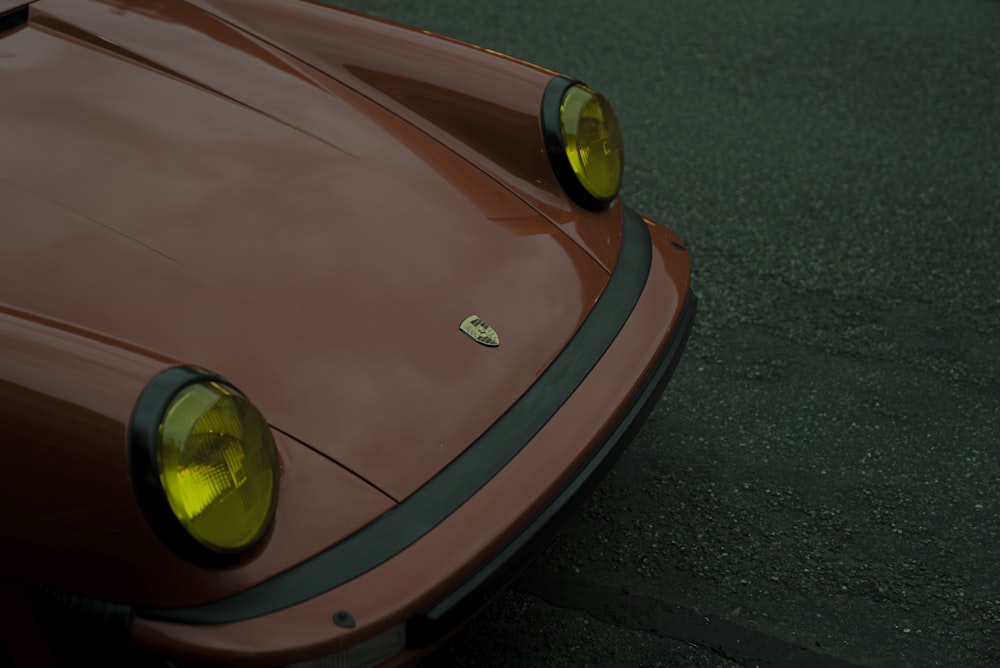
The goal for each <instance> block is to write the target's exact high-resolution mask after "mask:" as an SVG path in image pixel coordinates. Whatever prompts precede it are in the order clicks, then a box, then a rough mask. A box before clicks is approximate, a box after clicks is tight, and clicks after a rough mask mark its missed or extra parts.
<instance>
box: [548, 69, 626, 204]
mask: <svg viewBox="0 0 1000 668" xmlns="http://www.w3.org/2000/svg"><path fill="white" fill-rule="evenodd" d="M573 86H586V84H585V83H583V82H582V81H579V80H577V79H568V78H566V77H555V78H553V79H552V81H550V82H549V83H548V85H547V86H546V87H545V92H544V93H543V94H542V109H541V121H542V137H543V139H544V140H545V152H546V153H548V155H549V163H550V164H551V165H552V171H553V172H555V175H556V178H557V179H558V180H559V185H561V186H562V187H563V190H565V191H566V193H567V194H568V195H569V196H570V197H571V198H572V199H573V201H575V202H576V203H577V204H579V205H580V206H582V207H585V208H587V209H591V210H593V211H600V210H602V209H606V208H607V207H608V204H610V203H611V202H613V201H614V200H615V198H616V197H618V192H617V191H616V192H615V194H614V195H612V196H611V197H609V198H607V199H599V198H597V197H595V196H594V195H593V194H592V193H591V192H590V191H589V190H587V189H586V188H585V187H584V185H583V184H582V183H580V179H579V178H577V175H576V172H574V171H573V165H571V164H570V162H569V157H567V155H566V142H565V141H564V140H563V133H562V117H561V115H560V113H559V108H560V107H561V106H562V101H563V97H565V96H566V91H568V90H569V89H570V88H572V87H573Z"/></svg>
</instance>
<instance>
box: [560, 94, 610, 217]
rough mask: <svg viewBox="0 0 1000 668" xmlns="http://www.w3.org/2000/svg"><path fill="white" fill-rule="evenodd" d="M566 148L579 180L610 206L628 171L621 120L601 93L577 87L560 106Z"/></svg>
mask: <svg viewBox="0 0 1000 668" xmlns="http://www.w3.org/2000/svg"><path fill="white" fill-rule="evenodd" d="M559 120H560V123H561V125H562V137H563V145H564V148H565V151H566V158H567V159H568V160H569V164H570V166H571V167H572V168H573V172H574V173H575V174H576V178H577V179H578V180H579V181H580V185H582V186H583V187H584V188H585V189H586V190H587V192H588V193H590V195H591V196H593V197H594V198H595V199H597V200H598V201H600V202H609V201H611V200H612V199H614V198H615V196H616V195H617V194H618V189H619V188H620V187H621V183H622V173H623V171H624V169H625V158H624V146H623V142H622V133H621V129H620V128H619V127H618V119H617V118H615V112H614V110H613V109H612V108H611V104H610V103H609V102H608V101H607V99H605V97H604V96H603V95H601V94H600V93H596V92H594V91H593V90H591V89H589V88H587V87H586V86H583V85H581V84H576V85H573V86H570V87H569V88H567V89H566V92H565V93H564V94H563V98H562V103H561V104H560V105H559Z"/></svg>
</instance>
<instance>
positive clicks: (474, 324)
mask: <svg viewBox="0 0 1000 668" xmlns="http://www.w3.org/2000/svg"><path fill="white" fill-rule="evenodd" d="M458 328H459V329H461V330H462V331H463V332H465V333H466V334H468V335H469V338H470V339H472V340H474V341H478V342H479V343H481V344H483V345H484V346H490V347H491V348H495V347H497V346H499V345H500V337H499V336H497V333H496V330H495V329H493V328H492V327H490V326H489V324H487V322H486V321H485V320H483V319H482V318H480V317H479V316H478V315H470V316H469V317H468V318H466V319H465V320H463V321H462V324H461V325H459V326H458Z"/></svg>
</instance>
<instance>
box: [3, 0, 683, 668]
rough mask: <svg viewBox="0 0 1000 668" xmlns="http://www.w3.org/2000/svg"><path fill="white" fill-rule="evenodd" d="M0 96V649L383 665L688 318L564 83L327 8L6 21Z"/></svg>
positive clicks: (645, 384)
mask: <svg viewBox="0 0 1000 668" xmlns="http://www.w3.org/2000/svg"><path fill="white" fill-rule="evenodd" d="M0 90H2V91H3V93H2V98H0V99H2V101H0V120H2V122H0V146H2V147H3V150H2V152H0V202H2V207H0V221H2V235H3V236H2V239H3V243H2V244H0V290H2V293H0V342H2V343H0V351H2V353H0V388H2V389H0V399H2V401H0V422H2V425H3V427H2V429H3V431H2V446H3V454H4V458H5V460H6V461H7V469H6V471H7V473H6V474H5V475H4V481H3V485H2V486H0V508H2V513H3V521H2V522H0V549H2V555H3V557H2V558H3V569H2V571H0V609H2V610H3V624H2V625H0V664H7V665H43V664H45V663H63V664H72V665H78V664H81V663H84V662H85V661H89V660H95V661H103V662H104V665H109V664H110V665H164V666H182V665H254V666H262V665H294V666H334V665H335V666H368V665H379V664H386V665H403V664H408V663H413V662H414V661H416V660H419V659H420V658H421V657H422V656H425V655H426V654H427V653H428V652H429V651H431V650H433V648H435V647H437V646H439V645H440V643H442V642H443V640H444V639H445V638H447V637H448V636H449V634H451V633H453V632H454V630H455V629H457V628H458V627H459V626H460V625H461V624H462V623H463V622H464V621H465V620H467V619H468V618H469V617H471V616H472V615H474V614H475V613H476V612H477V611H478V610H479V609H481V608H482V607H483V606H484V605H485V604H486V603H488V602H489V601H490V600H491V599H492V598H493V597H494V596H496V595H497V594H498V593H499V592H500V591H502V590H503V588H504V587H505V586H506V585H507V584H509V583H510V582H511V580H512V579H514V578H515V577H516V576H517V575H518V574H519V573H520V572H521V571H522V570H523V569H524V568H525V567H526V566H527V564H528V563H529V562H530V561H531V559H532V558H533V557H535V556H537V554H538V553H539V552H540V551H541V550H542V549H544V548H545V546H546V545H547V544H548V543H549V541H551V539H552V538H553V536H554V535H555V533H556V531H557V530H558V529H559V527H560V526H561V525H562V524H563V523H564V522H565V520H566V519H567V517H568V515H569V513H570V512H571V511H572V510H573V508H574V507H576V506H578V504H579V503H580V501H581V500H582V499H584V498H585V497H586V495H587V493H588V492H589V491H590V490H591V489H592V488H593V486H594V485H595V484H596V483H597V481H598V480H599V479H600V477H601V475H602V474H603V473H605V472H606V471H607V470H608V468H609V467H610V466H611V464H612V463H613V462H614V460H615V458H616V457H617V456H618V455H619V454H620V452H621V451H622V449H623V448H624V447H625V446H626V444H627V443H628V442H629V440H630V438H631V437H632V436H633V435H634V433H635V431H636V430H637V429H638V428H639V426H640V425H641V424H642V422H643V420H644V419H645V417H646V415H647V414H648V413H649V411H651V410H652V408H653V407H654V406H655V405H657V403H658V402H659V399H660V396H661V394H662V391H663V389H664V387H665V385H666V383H667V381H668V379H669V378H670V377H671V375H672V373H673V371H674V369H675V367H676V365H677V364H678V361H679V359H680V357H681V354H682V351H683V349H684V346H685V343H686V341H687V339H688V336H689V333H690V331H691V329H692V324H693V322H694V314H695V305H696V298H695V295H694V293H693V292H692V290H691V262H690V258H689V254H688V251H687V249H686V247H685V245H684V244H683V242H682V241H681V240H680V238H678V236H677V235H676V234H675V233H674V232H673V231H671V230H670V229H668V228H667V227H666V226H664V225H663V224H661V223H658V222H656V221H654V220H652V219H650V218H648V217H646V216H644V215H642V214H640V213H638V212H636V211H635V210H633V209H631V208H629V207H628V206H627V205H626V204H625V203H624V202H623V201H622V198H621V196H620V186H621V181H622V176H623V170H624V152H623V144H622V138H621V130H620V129H619V127H618V121H617V120H616V116H615V113H614V111H613V108H612V106H611V104H610V103H609V101H608V100H607V99H606V98H605V97H604V96H603V95H601V94H600V93H598V92H596V91H595V90H593V89H592V88H590V87H588V86H587V85H585V83H583V82H581V81H579V80H577V79H574V78H572V77H567V76H564V75H561V74H558V73H556V72H553V71H550V70H547V69H544V68H542V67H538V66H535V65H531V64H528V63H525V62H522V61H520V60H517V59H515V58H511V57H508V56H505V55H502V54H498V53H495V52H492V51H490V50H488V49H483V48H478V47H475V46H471V45H468V44H465V43H462V42H459V41H456V40H453V39H449V38H445V37H441V36H436V35H433V34H429V33H427V32H425V31H421V30H417V29H413V28H409V27H406V26H401V25H397V24H394V23H391V22H387V21H382V20H378V19H374V18H370V17H366V16H363V15H360V14H357V13H352V12H350V11H346V10H341V9H337V8H335V7H331V6H329V5H326V4H323V3H314V2H305V1H301V2H290V1H282V0H192V1H191V2H185V3H175V2H166V1H159V0H104V1H97V0H35V1H33V2H27V3H25V0H13V1H12V0H0ZM637 168H638V169H642V165H639V166H638V167H637Z"/></svg>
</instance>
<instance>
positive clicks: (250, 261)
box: [0, 0, 607, 500]
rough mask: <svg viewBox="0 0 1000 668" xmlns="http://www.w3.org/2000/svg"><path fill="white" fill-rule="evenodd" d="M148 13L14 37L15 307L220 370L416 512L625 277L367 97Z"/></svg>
mask: <svg viewBox="0 0 1000 668" xmlns="http://www.w3.org/2000/svg"><path fill="white" fill-rule="evenodd" d="M129 5H130V9H128V10H126V9H123V8H120V7H116V6H115V5H114V4H113V3H108V4H97V3H85V2H55V1H54V0H38V1H37V2H36V3H35V4H33V5H32V6H31V8H32V9H31V11H32V21H31V23H30V24H29V25H28V26H26V27H24V28H22V29H19V30H15V31H12V32H10V33H8V34H6V35H4V36H2V37H0V71H2V77H3V83H2V85H3V90H4V93H3V98H4V101H3V103H2V104H0V121H2V122H0V143H2V145H3V146H4V150H3V152H2V153H0V201H2V202H3V203H4V204H3V210H4V214H3V222H4V237H5V239H4V244H3V245H2V248H0V291H2V292H0V302H4V303H7V304H9V305H12V306H14V307H17V308H20V309H24V310H28V311H32V312H36V313H39V314H42V315H45V316H47V317H50V318H55V319H58V320H62V321H65V322H69V323H73V324H74V325H77V326H81V327H85V328H88V329H92V330H94V331H97V332H102V333H105V334H107V335H110V336H113V337H115V338H116V339H119V340H122V341H127V342H132V343H135V344H138V345H141V346H143V347H146V348H149V349H154V350H158V351H161V352H163V353H165V354H167V355H170V356H172V357H174V358H176V359H178V360H181V361H185V362H189V363H194V364H198V365H202V366H205V367H207V368H211V369H212V370H214V371H216V372H218V373H221V374H222V375H224V376H226V377H227V378H229V379H230V380H231V381H232V382H233V383H234V384H235V385H236V386H237V387H239V388H240V389H241V390H243V391H244V392H245V393H246V394H247V395H248V396H249V397H250V398H251V399H252V400H253V401H254V402H255V403H256V404H257V405H258V406H259V407H260V408H261V410H262V411H263V413H264V414H265V416H266V417H267V418H268V420H269V421H270V422H271V424H272V425H273V426H274V428H276V429H278V430H280V431H282V432H284V433H286V434H288V435H289V436H291V437H293V438H295V439H296V440H299V441H300V442H302V443H305V444H307V445H308V446H310V447H312V448H314V449H316V450H318V451H320V452H321V453H323V454H325V455H327V456H328V457H330V458H332V459H334V460H335V461H337V462H338V463H340V464H341V465H343V466H345V467H346V468H348V469H350V470H352V471H354V472H355V473H356V474H357V475H359V476H361V477H362V478H364V479H365V480H367V481H369V482H370V483H371V484H373V485H375V486H376V487H378V488H379V489H381V490H382V491H384V492H385V493H387V494H388V495H390V496H391V497H393V498H395V499H397V500H398V499H402V498H405V497H406V496H408V495H409V494H410V493H411V492H412V491H414V490H415V489H416V488H418V487H419V486H420V485H421V484H423V482H425V481H426V480H427V479H428V478H429V477H431V476H432V475H433V474H434V473H436V472H437V471H439V470H440V469H441V468H442V467H444V466H445V465H446V464H447V463H448V462H449V461H451V460H452V459H453V458H454V457H455V456H456V455H457V454H459V453H460V452H461V451H462V450H463V449H464V448H465V447H466V446H467V445H468V444H469V443H471V442H472V441H473V440H474V439H475V438H476V437H477V436H478V435H479V434H481V433H482V432H483V431H484V430H485V429H487V428H488V427H489V426H490V424H491V422H492V421H493V420H494V419H496V418H497V417H498V416H499V415H501V414H502V413H503V412H504V410H505V409H506V408H507V407H508V406H509V405H510V404H511V403H513V401H514V400H516V399H517V397H518V396H519V395H520V394H522V393H523V392H524V391H525V390H526V389H527V388H528V387H529V386H530V385H531V384H532V383H533V381H534V380H535V379H536V378H537V377H538V376H539V374H540V373H541V372H542V371H543V370H544V369H545V367H546V366H547V365H548V364H549V362H550V361H551V360H552V359H553V358H554V357H555V355H556V354H557V353H558V352H559V350H560V349H561V348H562V347H563V345H564V344H565V343H566V341H567V340H568V339H569V338H570V337H571V336H572V335H573V333H574V331H575V330H576V329H577V327H578V326H579V324H580V323H581V322H582V320H583V318H584V317H585V316H586V314H587V312H588V310H589V309H590V307H591V305H592V304H593V302H594V301H595V300H596V298H597V297H598V296H599V294H600V291H601V290H602V289H603V287H604V285H605V283H606V281H607V274H606V272H605V271H604V270H603V269H602V268H601V267H600V266H598V265H597V263H596V262H595V261H593V260H592V258H591V257H590V256H589V255H587V254H586V253H585V252H583V251H582V250H581V249H580V248H579V247H578V246H576V245H575V244H574V243H573V242H572V241H570V240H569V239H568V237H566V236H565V235H564V234H562V233H561V232H559V230H558V229H556V227H555V226H553V225H552V224H550V223H549V222H548V221H547V220H545V219H544V218H542V217H540V216H539V215H538V214H537V213H535V212H534V211H533V210H532V209H530V208H529V207H528V206H527V205H525V204H524V203H523V202H522V201H521V200H520V199H518V198H517V197H515V196H513V195H512V194H511V193H510V192H509V191H507V190H506V189H504V188H503V187H501V186H500V185H498V184H497V183H496V182H495V181H494V180H492V179H490V178H488V177H487V176H485V175H484V174H483V173H482V172H480V171H478V170H477V169H475V168H473V167H472V166H471V165H470V164H469V163H468V162H466V161H464V160H462V159H461V158H459V157H457V156H456V155H455V154H454V153H452V152H451V151H449V150H447V149H446V148H444V147H443V146H442V145H441V144H439V143H438V142H436V141H434V140H432V139H430V138H428V137H427V136H426V135H424V134H422V133H419V132H417V131H415V130H414V129H413V127H412V126H410V125H408V124H407V123H405V122H404V121H402V120H401V119H399V118H398V117H396V116H394V115H392V114H389V113H388V112H386V111H385V110H384V109H382V108H381V107H378V106H377V105H375V104H374V103H372V102H370V101H369V100H367V99H365V98H363V97H361V96H359V95H357V94H356V93H355V92H353V91H351V90H350V89H348V88H346V87H344V86H343V85H341V84H339V83H337V82H335V81H333V80H331V79H329V78H328V77H326V76H324V75H322V74H321V73H319V72H317V71H314V70H312V69H310V68H309V67H308V66H306V65H304V64H302V63H301V62H299V61H296V60H295V59H293V58H291V57H288V56H286V55H285V54H283V53H281V52H279V51H277V50H276V49H272V48H270V47H268V46H267V45H266V44H263V43H261V42H258V41H254V40H253V39H251V38H249V37H247V36H246V35H244V34H243V33H240V32H239V31H237V30H235V29H233V28H231V27H230V26H228V25H226V24H224V23H222V22H219V21H215V20H213V19H211V18H210V17H208V16H206V15H204V14H202V13H201V12H200V11H199V10H197V9H194V8H192V7H190V6H188V5H185V4H182V3H155V2H149V3H145V4H143V3H138V4H136V3H129ZM133 5H134V6H140V7H142V6H145V9H143V10H135V8H134V6H133ZM139 45H142V46H139ZM193 62H197V63H198V67H197V69H196V68H195V67H194V66H193V65H192V63H193ZM471 315H477V316H479V317H481V318H483V319H485V320H486V321H488V322H489V324H491V325H492V326H493V327H494V328H495V330H496V332H497V333H498V335H499V339H500V346H499V347H496V348H490V347H486V346H483V345H480V344H479V343H477V342H475V341H474V340H473V339H472V338H470V337H468V336H466V335H465V334H463V332H462V331H461V330H460V329H459V325H460V323H461V322H462V321H463V320H464V319H465V318H466V317H468V316H471Z"/></svg>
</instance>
